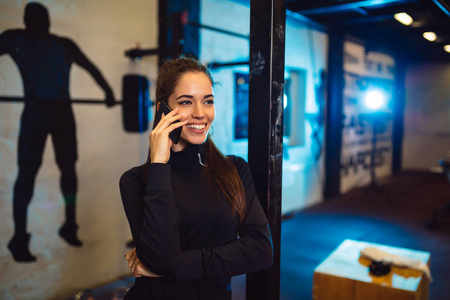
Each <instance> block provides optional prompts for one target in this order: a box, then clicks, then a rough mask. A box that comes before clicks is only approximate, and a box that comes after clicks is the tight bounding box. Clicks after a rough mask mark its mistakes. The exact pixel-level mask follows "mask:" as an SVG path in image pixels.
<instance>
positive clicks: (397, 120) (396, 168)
mask: <svg viewBox="0 0 450 300" xmlns="http://www.w3.org/2000/svg"><path fill="white" fill-rule="evenodd" d="M405 77H406V63H405V60H404V59H402V58H401V57H400V55H397V57H396V60H395V89H394V107H393V125H392V127H393V128H392V174H393V175H395V174H398V173H400V171H401V170H402V145H403V119H404V114H405V112H404V111H405V97H406V96H405Z"/></svg>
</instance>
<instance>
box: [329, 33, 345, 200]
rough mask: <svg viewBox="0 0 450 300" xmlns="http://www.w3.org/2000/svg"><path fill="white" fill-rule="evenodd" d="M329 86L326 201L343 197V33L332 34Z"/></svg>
mask: <svg viewBox="0 0 450 300" xmlns="http://www.w3.org/2000/svg"><path fill="white" fill-rule="evenodd" d="M327 82H328V86H327V94H328V97H327V99H328V101H327V104H326V124H325V188H324V197H325V199H330V198H333V197H336V196H338V195H339V194H340V184H341V148H342V120H343V111H342V108H343V98H344V92H343V91H344V35H343V34H342V33H341V32H335V31H330V33H329V47H328V80H327Z"/></svg>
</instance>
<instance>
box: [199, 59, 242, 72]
mask: <svg viewBox="0 0 450 300" xmlns="http://www.w3.org/2000/svg"><path fill="white" fill-rule="evenodd" d="M249 64H250V62H249V61H248V60H247V61H234V62H233V61H231V62H222V63H221V62H211V63H209V64H208V68H209V69H212V70H213V69H218V68H223V67H234V66H245V65H249Z"/></svg>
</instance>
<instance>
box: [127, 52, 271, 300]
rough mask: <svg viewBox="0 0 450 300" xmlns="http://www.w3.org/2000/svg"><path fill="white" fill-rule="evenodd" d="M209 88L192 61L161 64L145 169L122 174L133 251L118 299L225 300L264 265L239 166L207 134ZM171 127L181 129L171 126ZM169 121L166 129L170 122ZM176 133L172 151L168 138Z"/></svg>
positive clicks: (254, 209) (267, 240)
mask: <svg viewBox="0 0 450 300" xmlns="http://www.w3.org/2000/svg"><path fill="white" fill-rule="evenodd" d="M213 87H214V82H213V79H212V77H211V74H210V73H209V71H208V70H207V69H206V68H205V66H203V65H202V64H200V63H199V62H198V61H196V60H194V59H190V58H179V59H175V60H171V61H168V62H166V63H164V64H163V65H162V66H161V69H160V72H159V76H158V79H157V86H156V103H157V104H156V108H157V110H158V109H161V105H164V103H162V102H161V101H165V102H166V103H167V104H168V105H169V106H170V107H171V108H172V109H173V111H171V112H170V113H168V114H167V115H163V116H162V118H161V121H160V122H159V123H158V124H155V125H154V128H153V131H152V132H151V134H150V138H149V139H150V151H149V159H148V162H147V163H146V164H144V165H142V166H139V167H135V168H132V169H130V170H128V171H127V172H125V173H124V174H123V175H122V177H121V179H120V191H121V195H122V201H123V205H124V208H125V213H126V216H127V219H128V222H129V224H130V228H131V232H132V236H133V240H134V242H135V245H136V248H135V249H133V250H132V251H131V252H130V253H128V254H127V255H126V259H127V260H128V266H129V267H130V268H131V272H132V273H133V274H134V276H135V277H136V281H135V284H134V286H133V287H132V288H131V289H130V290H129V292H128V293H127V296H126V297H125V299H127V300H130V299H171V300H174V299H215V300H220V299H231V277H232V276H235V275H240V274H244V273H249V272H254V271H258V270H261V269H266V268H269V267H270V266H271V265H272V240H271V234H270V229H269V226H268V222H267V219H266V217H265V215H264V212H263V210H262V208H261V205H260V203H259V200H258V198H257V196H256V191H255V188H254V185H253V180H252V176H251V173H250V169H249V167H248V165H247V163H246V162H245V161H244V160H243V159H242V158H239V157H236V156H228V157H226V156H223V155H222V154H221V153H220V152H219V150H218V149H217V148H216V147H215V145H214V143H213V142H212V140H211V137H209V136H208V131H209V129H210V127H211V124H212V122H213V120H214V117H215V108H214V91H213ZM175 121H180V122H175ZM174 122H175V123H174ZM176 128H182V131H181V136H180V139H179V141H178V143H177V144H174V143H173V142H172V140H171V139H170V138H169V133H170V132H172V131H173V130H174V129H176Z"/></svg>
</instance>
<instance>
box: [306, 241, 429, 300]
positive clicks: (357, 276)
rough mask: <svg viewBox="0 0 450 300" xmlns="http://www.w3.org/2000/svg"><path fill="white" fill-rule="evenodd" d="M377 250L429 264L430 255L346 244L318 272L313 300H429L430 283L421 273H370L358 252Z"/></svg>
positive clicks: (390, 248)
mask: <svg viewBox="0 0 450 300" xmlns="http://www.w3.org/2000/svg"><path fill="white" fill-rule="evenodd" d="M365 247H376V248H378V249H380V250H382V251H385V252H388V253H390V254H396V255H401V256H404V257H408V258H411V259H418V260H421V261H423V262H424V263H427V264H428V265H429V264H430V253H429V252H423V251H415V250H410V249H404V248H396V247H390V246H385V245H379V244H374V243H366V242H361V241H354V240H345V241H344V242H342V244H341V245H339V247H338V248H337V249H336V250H335V251H333V253H331V254H330V256H328V257H327V258H326V259H325V260H324V261H323V262H322V263H321V264H320V265H319V266H318V267H317V268H316V269H315V270H314V276H313V291H312V294H313V300H328V299H330V300H372V299H373V300H378V299H383V300H427V299H428V289H429V281H428V278H427V277H426V275H424V274H422V272H420V271H417V270H413V269H407V268H399V267H395V266H392V269H391V272H390V273H388V274H386V275H384V276H379V277H377V276H373V275H372V274H370V273H369V265H370V263H371V261H370V260H368V259H366V258H363V257H361V255H360V253H359V251H360V250H362V249H364V248H365Z"/></svg>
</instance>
